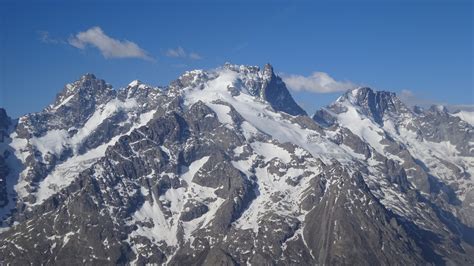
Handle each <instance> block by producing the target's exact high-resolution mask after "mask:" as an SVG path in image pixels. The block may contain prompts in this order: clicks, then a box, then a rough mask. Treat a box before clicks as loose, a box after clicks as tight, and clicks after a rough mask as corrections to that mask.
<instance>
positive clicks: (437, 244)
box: [0, 63, 474, 265]
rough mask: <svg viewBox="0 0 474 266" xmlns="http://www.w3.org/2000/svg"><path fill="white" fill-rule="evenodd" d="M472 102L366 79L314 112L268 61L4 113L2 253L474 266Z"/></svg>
mask: <svg viewBox="0 0 474 266" xmlns="http://www.w3.org/2000/svg"><path fill="white" fill-rule="evenodd" d="M473 120H474V119H473V114H472V113H469V112H457V113H450V112H449V111H448V110H447V109H446V108H445V107H443V106H432V107H431V108H428V109H422V108H419V107H414V108H411V107H409V106H407V105H406V104H404V103H403V102H402V101H401V100H400V99H399V98H398V97H397V95H396V94H395V93H392V92H386V91H374V90H372V89H370V88H366V87H360V88H356V89H351V90H349V91H347V92H345V93H344V94H342V95H341V96H340V97H339V98H338V99H337V100H336V101H335V102H333V103H331V104H329V105H328V106H326V107H324V108H321V109H320V110H318V111H317V112H316V113H315V114H314V115H312V116H309V115H308V114H307V113H306V112H305V111H304V110H303V109H302V108H301V107H300V106H299V105H298V104H297V103H296V102H295V100H294V99H293V98H292V96H291V94H290V92H289V90H288V89H287V87H286V85H285V83H284V82H283V80H282V79H281V78H280V77H279V76H278V75H277V74H275V72H274V70H273V67H272V66H271V65H269V64H267V65H265V66H264V67H263V68H260V67H256V66H243V65H232V64H228V63H227V64H225V65H223V66H222V67H219V68H216V69H212V70H193V71H188V72H185V73H184V74H183V75H181V76H180V77H178V79H176V80H175V81H173V82H172V83H171V84H169V85H168V86H166V87H153V86H149V85H147V84H145V83H142V82H140V81H133V82H131V83H130V84H129V85H128V86H126V87H125V88H121V89H113V88H112V86H111V85H110V84H108V83H107V82H106V81H104V80H101V79H98V78H96V77H95V76H94V75H93V74H86V75H84V76H82V77H81V78H80V79H79V80H77V81H75V82H73V83H70V84H67V85H66V86H65V87H64V88H63V90H62V91H61V92H60V93H59V94H58V95H57V97H56V99H55V100H54V102H53V103H52V104H50V105H49V106H48V107H46V108H45V109H44V110H42V111H40V112H37V113H31V114H27V115H24V116H22V117H20V118H18V119H12V118H10V117H8V114H7V111H5V110H4V109H0V247H1V248H0V264H14V265H18V264H19V265H23V264H35V265H36V264H38V265H39V264H41V265H42V264H67V265H76V264H94V265H99V264H100V265H108V264H139V265H142V264H150V263H152V264H166V265H250V264H251V265H316V264H329V265H333V264H336V265H349V264H350V265H368V264H370V265H392V264H396V265H414V264H417V265H418V264H434V265H445V264H451V265H452V264H454V265H473V264H474V176H473V175H474V128H473V124H472V123H473Z"/></svg>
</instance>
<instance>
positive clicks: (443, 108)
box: [428, 104, 449, 114]
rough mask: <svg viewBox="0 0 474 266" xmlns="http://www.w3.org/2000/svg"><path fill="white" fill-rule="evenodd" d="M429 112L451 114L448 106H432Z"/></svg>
mask: <svg viewBox="0 0 474 266" xmlns="http://www.w3.org/2000/svg"><path fill="white" fill-rule="evenodd" d="M428 111H430V112H432V113H438V114H447V113H449V110H448V108H446V106H444V105H441V104H434V105H431V106H430V108H429V109H428Z"/></svg>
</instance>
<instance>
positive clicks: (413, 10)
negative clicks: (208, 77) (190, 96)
mask: <svg viewBox="0 0 474 266" xmlns="http://www.w3.org/2000/svg"><path fill="white" fill-rule="evenodd" d="M98 2H99V3H97V2H93V1H39V2H38V1H36V2H29V1H11V2H10V1H5V0H3V1H1V3H0V23H1V24H0V38H1V39H0V106H1V107H4V108H6V109H7V112H8V113H9V114H10V115H11V116H13V117H17V116H19V115H22V114H25V113H28V112H34V111H40V110H41V109H42V108H44V107H45V106H47V105H48V104H49V103H51V102H52V101H53V100H54V97H55V95H56V93H58V92H59V91H60V90H61V89H62V88H63V87H64V84H65V83H68V82H72V81H74V80H76V79H78V78H79V77H80V76H81V75H82V74H83V73H86V72H92V73H94V74H96V76H98V77H100V78H103V79H105V80H106V81H107V82H109V83H111V84H112V85H113V86H114V87H115V88H119V87H122V86H125V85H126V84H128V83H129V82H130V81H132V80H134V79H139V80H142V81H145V82H146V83H149V84H151V85H167V84H168V83H169V82H170V81H172V80H173V79H175V78H176V77H177V76H179V75H180V74H181V73H183V72H184V71H186V70H190V69H196V68H200V69H207V68H214V67H216V66H219V65H222V64H224V63H225V62H226V61H229V62H232V63H236V64H249V65H260V66H263V65H264V64H265V63H267V62H270V63H271V64H272V65H273V66H274V68H275V70H276V71H277V72H278V73H281V74H283V75H284V76H285V77H292V78H293V79H292V81H293V83H292V84H293V89H298V90H297V91H295V90H294V91H293V92H292V94H293V95H294V97H295V98H296V100H297V101H298V102H299V103H300V104H301V105H302V106H303V107H304V108H305V109H306V110H308V111H309V112H310V113H312V112H313V111H314V110H315V109H316V108H319V107H321V106H323V105H326V104H328V103H330V102H331V101H333V100H334V99H335V98H337V96H338V95H340V94H341V92H340V91H341V90H343V89H344V86H349V87H350V86H357V85H368V86H371V87H373V88H375V89H379V90H391V91H395V92H398V93H401V94H404V95H405V96H409V98H410V99H411V100H412V101H417V100H419V101H420V102H436V103H447V104H473V103H474V95H473V93H474V92H473V91H474V83H473V73H474V71H473V70H474V69H473V48H472V47H473V4H472V1H447V0H446V1H424V0H423V1H421V0H420V1H416V0H415V1H395V0H393V1H311V2H309V1H292V2H290V1H288V2H286V1H241V2H234V1H222V2H218V1H211V2H206V1H200V2H198V1H195V2H186V1H177V2H175V3H173V2H152V1H134V2H131V1H120V2H118V3H117V2H112V1H98ZM94 27H98V28H94ZM99 28H100V29H99ZM98 29H99V30H98ZM80 32H82V35H81V34H80ZM78 34H79V35H78ZM94 38H102V39H101V40H104V38H109V39H105V44H104V43H103V42H100V41H99V42H98V41H97V39H94ZM126 40H128V41H129V42H128V43H127V42H126ZM114 41H115V42H116V43H115V44H118V47H117V45H116V46H115V50H113V51H111V50H110V49H109V48H110V47H109V48H108V47H105V46H104V45H107V44H108V45H110V44H111V43H112V44H114V43H113V42H114ZM101 45H102V46H101ZM98 48H101V49H102V50H101V49H98ZM117 49H118V50H117ZM315 72H321V73H316V74H314V73H315ZM328 78H329V81H330V82H332V83H331V84H332V86H331V87H330V88H329V89H328V90H326V91H329V92H326V93H321V91H324V90H325V89H327V88H322V87H321V86H319V85H320V83H321V80H325V79H328ZM402 91H403V92H402Z"/></svg>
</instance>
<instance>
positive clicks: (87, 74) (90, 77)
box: [81, 73, 97, 80]
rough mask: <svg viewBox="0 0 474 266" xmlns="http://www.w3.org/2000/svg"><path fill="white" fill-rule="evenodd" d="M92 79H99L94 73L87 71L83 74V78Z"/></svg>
mask: <svg viewBox="0 0 474 266" xmlns="http://www.w3.org/2000/svg"><path fill="white" fill-rule="evenodd" d="M91 79H97V78H96V77H95V75H94V74H92V73H86V74H84V75H82V77H81V80H91Z"/></svg>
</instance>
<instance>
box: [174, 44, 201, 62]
mask: <svg viewBox="0 0 474 266" xmlns="http://www.w3.org/2000/svg"><path fill="white" fill-rule="evenodd" d="M165 55H166V56H168V57H176V58H189V59H193V60H200V59H202V56H201V55H200V54H198V53H195V52H189V53H188V52H187V51H186V50H184V48H183V47H181V46H178V47H177V48H170V49H168V50H167V51H166V53H165Z"/></svg>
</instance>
